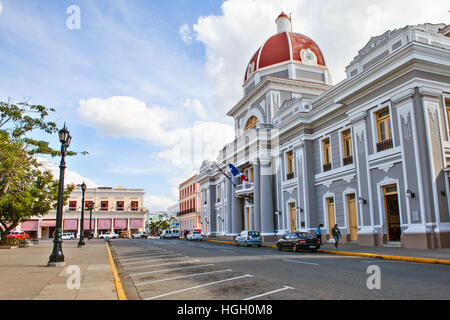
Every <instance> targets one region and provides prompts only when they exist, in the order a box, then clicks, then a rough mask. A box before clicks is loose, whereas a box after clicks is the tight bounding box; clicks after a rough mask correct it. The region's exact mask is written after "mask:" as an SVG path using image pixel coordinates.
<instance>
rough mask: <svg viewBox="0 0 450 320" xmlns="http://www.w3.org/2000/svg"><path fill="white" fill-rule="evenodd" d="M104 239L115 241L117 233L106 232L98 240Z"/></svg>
mask: <svg viewBox="0 0 450 320" xmlns="http://www.w3.org/2000/svg"><path fill="white" fill-rule="evenodd" d="M106 237H108V239H117V238H118V237H119V235H118V234H117V233H114V232H111V231H108V232H106V233H102V234H101V235H100V236H99V238H100V239H105V238H106Z"/></svg>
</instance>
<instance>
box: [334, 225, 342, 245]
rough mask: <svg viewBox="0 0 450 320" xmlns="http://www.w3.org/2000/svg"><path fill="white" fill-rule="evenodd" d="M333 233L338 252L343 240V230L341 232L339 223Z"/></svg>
mask: <svg viewBox="0 0 450 320" xmlns="http://www.w3.org/2000/svg"><path fill="white" fill-rule="evenodd" d="M331 233H332V234H333V237H334V247H335V248H336V250H337V248H338V244H339V239H340V238H342V235H341V230H339V228H338V225H337V223H336V224H335V225H334V228H333V229H332V230H331Z"/></svg>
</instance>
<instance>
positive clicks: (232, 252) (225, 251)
mask: <svg viewBox="0 0 450 320" xmlns="http://www.w3.org/2000/svg"><path fill="white" fill-rule="evenodd" d="M220 251H225V252H231V253H233V252H234V251H231V250H225V249H220Z"/></svg>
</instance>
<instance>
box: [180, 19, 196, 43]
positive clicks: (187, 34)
mask: <svg viewBox="0 0 450 320" xmlns="http://www.w3.org/2000/svg"><path fill="white" fill-rule="evenodd" d="M178 32H179V33H180V36H181V39H182V40H183V42H184V43H186V44H190V43H191V42H192V39H193V32H192V30H191V27H189V25H187V24H183V25H182V26H181V27H180V29H179V30H178Z"/></svg>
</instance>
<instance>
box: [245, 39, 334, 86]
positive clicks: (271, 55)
mask: <svg viewBox="0 0 450 320" xmlns="http://www.w3.org/2000/svg"><path fill="white" fill-rule="evenodd" d="M303 49H310V50H311V51H312V52H313V53H314V54H315V55H316V57H317V64H318V65H320V66H325V60H324V58H323V55H322V52H321V51H320V49H319V47H318V46H317V44H316V43H315V42H314V41H312V40H311V39H310V38H308V37H307V36H304V35H302V34H299V33H293V32H288V33H287V32H282V33H278V34H276V35H274V36H272V37H271V38H269V40H267V41H266V42H265V43H264V45H263V46H262V47H261V48H259V49H258V50H257V51H256V53H255V54H254V55H253V57H252V59H251V60H250V64H252V65H253V67H252V72H255V71H257V70H258V69H261V68H265V67H268V66H271V65H274V64H277V63H281V62H285V61H291V60H292V61H297V62H302V58H301V56H300V52H301V51H302V50H303ZM248 68H249V67H248ZM248 68H247V70H246V72H245V76H244V82H245V81H247V74H248Z"/></svg>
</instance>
